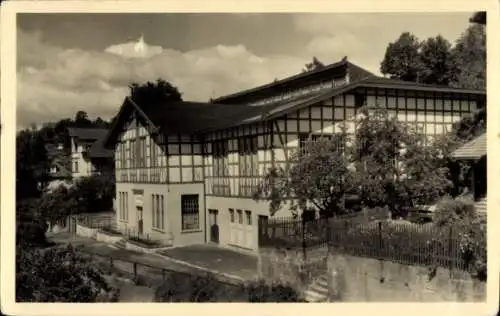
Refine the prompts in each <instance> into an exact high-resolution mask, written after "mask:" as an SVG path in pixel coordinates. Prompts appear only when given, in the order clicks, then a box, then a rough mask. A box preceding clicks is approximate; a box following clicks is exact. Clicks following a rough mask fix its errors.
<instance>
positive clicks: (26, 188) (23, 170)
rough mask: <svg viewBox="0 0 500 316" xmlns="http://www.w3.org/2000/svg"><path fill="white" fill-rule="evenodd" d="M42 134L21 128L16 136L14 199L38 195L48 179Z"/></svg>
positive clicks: (45, 151)
mask: <svg viewBox="0 0 500 316" xmlns="http://www.w3.org/2000/svg"><path fill="white" fill-rule="evenodd" d="M43 136H44V135H43V134H42V133H40V132H38V131H36V130H35V131H33V130H23V131H21V132H19V133H18V135H17V137H16V199H17V200H20V199H26V198H33V197H39V196H40V194H41V192H42V190H43V188H44V187H45V185H46V183H47V182H48V180H49V176H48V169H49V166H50V164H49V161H48V157H47V150H46V148H45V141H44V137H43Z"/></svg>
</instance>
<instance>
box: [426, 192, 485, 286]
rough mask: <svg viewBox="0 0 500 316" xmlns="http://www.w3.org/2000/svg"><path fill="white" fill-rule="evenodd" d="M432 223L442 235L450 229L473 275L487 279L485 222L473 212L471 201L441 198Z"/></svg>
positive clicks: (480, 278) (448, 232)
mask: <svg viewBox="0 0 500 316" xmlns="http://www.w3.org/2000/svg"><path fill="white" fill-rule="evenodd" d="M433 225H434V227H435V228H436V229H437V230H438V231H439V232H440V237H441V238H442V237H444V236H445V235H446V234H450V231H451V232H452V233H453V235H454V237H455V238H458V240H459V252H460V256H461V257H462V259H463V260H464V261H465V262H466V264H467V265H469V267H470V268H471V271H472V274H473V275H474V276H475V277H477V278H478V279H479V280H486V278H487V245H486V221H485V219H483V218H481V217H479V216H478V214H477V213H476V210H475V208H474V204H473V201H471V200H466V199H461V198H459V199H452V198H449V197H447V198H444V199H443V200H441V201H440V202H439V203H438V204H437V208H436V210H435V212H434V217H433Z"/></svg>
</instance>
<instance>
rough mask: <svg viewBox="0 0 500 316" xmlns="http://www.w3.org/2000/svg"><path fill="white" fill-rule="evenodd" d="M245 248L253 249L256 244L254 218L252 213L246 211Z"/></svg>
mask: <svg viewBox="0 0 500 316" xmlns="http://www.w3.org/2000/svg"><path fill="white" fill-rule="evenodd" d="M244 234H245V248H248V249H253V243H254V238H253V237H254V225H253V217H252V212H251V211H245V227H244Z"/></svg>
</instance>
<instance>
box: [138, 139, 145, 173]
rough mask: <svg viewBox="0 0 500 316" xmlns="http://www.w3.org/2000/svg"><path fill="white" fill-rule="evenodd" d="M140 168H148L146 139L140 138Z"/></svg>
mask: <svg viewBox="0 0 500 316" xmlns="http://www.w3.org/2000/svg"><path fill="white" fill-rule="evenodd" d="M138 145H139V148H138V153H137V154H138V161H137V162H138V167H146V137H141V138H139V143H138Z"/></svg>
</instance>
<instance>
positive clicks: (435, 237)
mask: <svg viewBox="0 0 500 316" xmlns="http://www.w3.org/2000/svg"><path fill="white" fill-rule="evenodd" d="M472 234H474V237H473V238H471V236H472V235H471V232H470V231H465V230H463V229H461V228H459V227H453V226H451V227H447V228H442V229H438V228H436V227H434V226H432V225H417V224H409V223H408V224H407V223H395V222H391V221H380V220H378V221H366V220H360V219H354V218H353V219H348V218H332V219H313V220H310V221H303V220H301V219H294V218H273V219H269V220H261V221H259V247H273V248H285V249H299V248H302V250H303V252H304V255H305V254H306V251H307V250H308V249H312V248H315V247H329V249H330V250H331V251H335V252H338V253H343V254H349V255H353V256H361V257H369V258H374V259H381V260H389V261H393V262H399V263H403V264H417V265H425V266H428V265H438V266H442V267H446V268H452V269H461V270H469V269H470V268H471V266H472V260H473V259H472V256H475V257H481V258H486V233H485V231H476V232H475V233H472Z"/></svg>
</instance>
